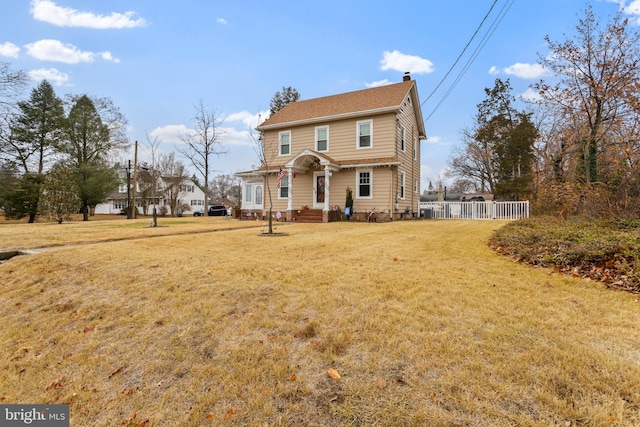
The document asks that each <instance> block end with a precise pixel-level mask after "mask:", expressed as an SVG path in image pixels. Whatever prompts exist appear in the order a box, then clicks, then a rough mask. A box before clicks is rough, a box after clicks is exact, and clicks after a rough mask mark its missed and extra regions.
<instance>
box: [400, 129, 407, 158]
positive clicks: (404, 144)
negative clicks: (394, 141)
mask: <svg viewBox="0 0 640 427" xmlns="http://www.w3.org/2000/svg"><path fill="white" fill-rule="evenodd" d="M406 136H407V131H406V129H405V127H404V126H400V150H402V152H403V153H404V152H406V151H407V140H406Z"/></svg>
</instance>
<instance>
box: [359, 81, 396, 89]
mask: <svg viewBox="0 0 640 427" xmlns="http://www.w3.org/2000/svg"><path fill="white" fill-rule="evenodd" d="M388 84H391V82H390V81H389V79H384V80H378V81H377V82H371V83H365V84H364V85H365V86H366V87H368V88H369V87H379V86H386V85H388Z"/></svg>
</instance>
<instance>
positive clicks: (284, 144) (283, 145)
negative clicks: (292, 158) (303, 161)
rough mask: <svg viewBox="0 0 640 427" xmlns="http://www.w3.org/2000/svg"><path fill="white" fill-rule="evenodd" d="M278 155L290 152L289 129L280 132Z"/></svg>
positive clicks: (285, 154) (286, 154)
mask: <svg viewBox="0 0 640 427" xmlns="http://www.w3.org/2000/svg"><path fill="white" fill-rule="evenodd" d="M279 147H280V148H279V152H278V154H279V155H280V156H288V155H289V154H291V131H286V132H280V144H279Z"/></svg>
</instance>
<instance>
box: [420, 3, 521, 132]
mask: <svg viewBox="0 0 640 427" xmlns="http://www.w3.org/2000/svg"><path fill="white" fill-rule="evenodd" d="M514 2H515V0H507V2H506V3H505V4H504V5H503V6H502V8H501V9H500V11H499V12H498V15H497V16H496V17H495V18H494V20H493V22H492V23H491V25H490V26H489V29H488V30H487V31H486V32H485V33H484V36H483V37H482V39H481V40H480V43H479V44H478V46H476V48H475V50H474V51H473V53H472V54H471V57H470V58H469V59H468V60H467V62H466V63H465V65H464V67H463V68H462V70H461V71H460V72H459V73H458V75H457V76H456V79H455V80H454V81H453V83H452V84H451V85H450V86H449V88H448V89H447V91H446V92H445V94H444V95H443V96H442V98H441V99H440V101H439V102H438V104H436V106H435V107H434V109H433V110H432V111H431V113H430V114H429V115H428V116H427V118H426V119H424V122H423V123H426V122H427V121H428V120H429V119H430V118H431V116H433V114H434V113H435V112H436V111H437V110H438V108H439V107H440V106H441V105H442V104H443V103H444V101H445V100H446V99H447V98H448V97H449V95H450V94H451V92H453V89H455V87H456V86H457V85H458V83H459V82H460V80H461V79H462V77H463V76H464V74H465V73H466V72H467V70H468V69H469V68H470V67H471V64H472V63H473V62H474V61H475V59H476V58H477V57H478V55H479V54H480V52H481V51H482V49H483V48H484V46H485V45H486V44H487V42H488V41H489V39H490V38H491V36H492V35H493V33H494V32H495V31H496V29H497V28H498V26H499V25H500V23H501V22H502V20H503V19H504V17H505V15H506V14H507V12H508V11H509V10H510V9H511V6H513V3H514ZM496 3H497V0H495V1H494V2H493V4H492V5H491V7H490V8H489V11H488V12H487V14H486V15H485V17H484V18H483V19H482V22H481V23H480V25H479V26H478V28H477V29H476V31H475V32H474V34H473V36H472V37H471V39H470V40H469V42H468V43H467V45H466V46H465V48H464V49H463V50H462V52H461V53H460V55H459V56H458V58H457V59H456V61H455V62H454V64H453V65H452V66H451V68H450V69H449V71H447V73H446V75H445V76H444V77H443V79H442V80H441V81H440V83H438V85H437V86H436V88H435V89H434V90H433V91H432V92H431V93H430V94H429V96H428V97H427V99H425V101H424V102H423V103H422V105H424V104H425V103H426V102H427V100H428V99H429V98H431V96H433V94H434V93H435V91H436V90H437V89H438V88H439V87H440V86H441V85H442V83H443V82H444V80H445V79H446V78H447V76H448V75H449V74H450V73H451V71H452V70H453V68H454V67H455V66H456V64H457V63H458V62H459V60H460V58H461V57H462V55H463V54H464V52H465V51H466V50H467V48H468V47H469V45H470V44H471V42H472V41H473V39H474V38H475V37H476V35H477V34H478V32H479V31H480V28H481V27H482V26H483V25H484V22H485V21H486V20H487V17H488V16H489V15H490V14H491V11H492V10H493V8H494V6H495V5H496Z"/></svg>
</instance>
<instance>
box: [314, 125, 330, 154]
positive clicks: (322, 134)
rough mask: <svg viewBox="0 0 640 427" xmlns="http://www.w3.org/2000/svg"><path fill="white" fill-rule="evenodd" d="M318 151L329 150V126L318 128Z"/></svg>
mask: <svg viewBox="0 0 640 427" xmlns="http://www.w3.org/2000/svg"><path fill="white" fill-rule="evenodd" d="M316 151H329V126H319V127H317V128H316Z"/></svg>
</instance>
